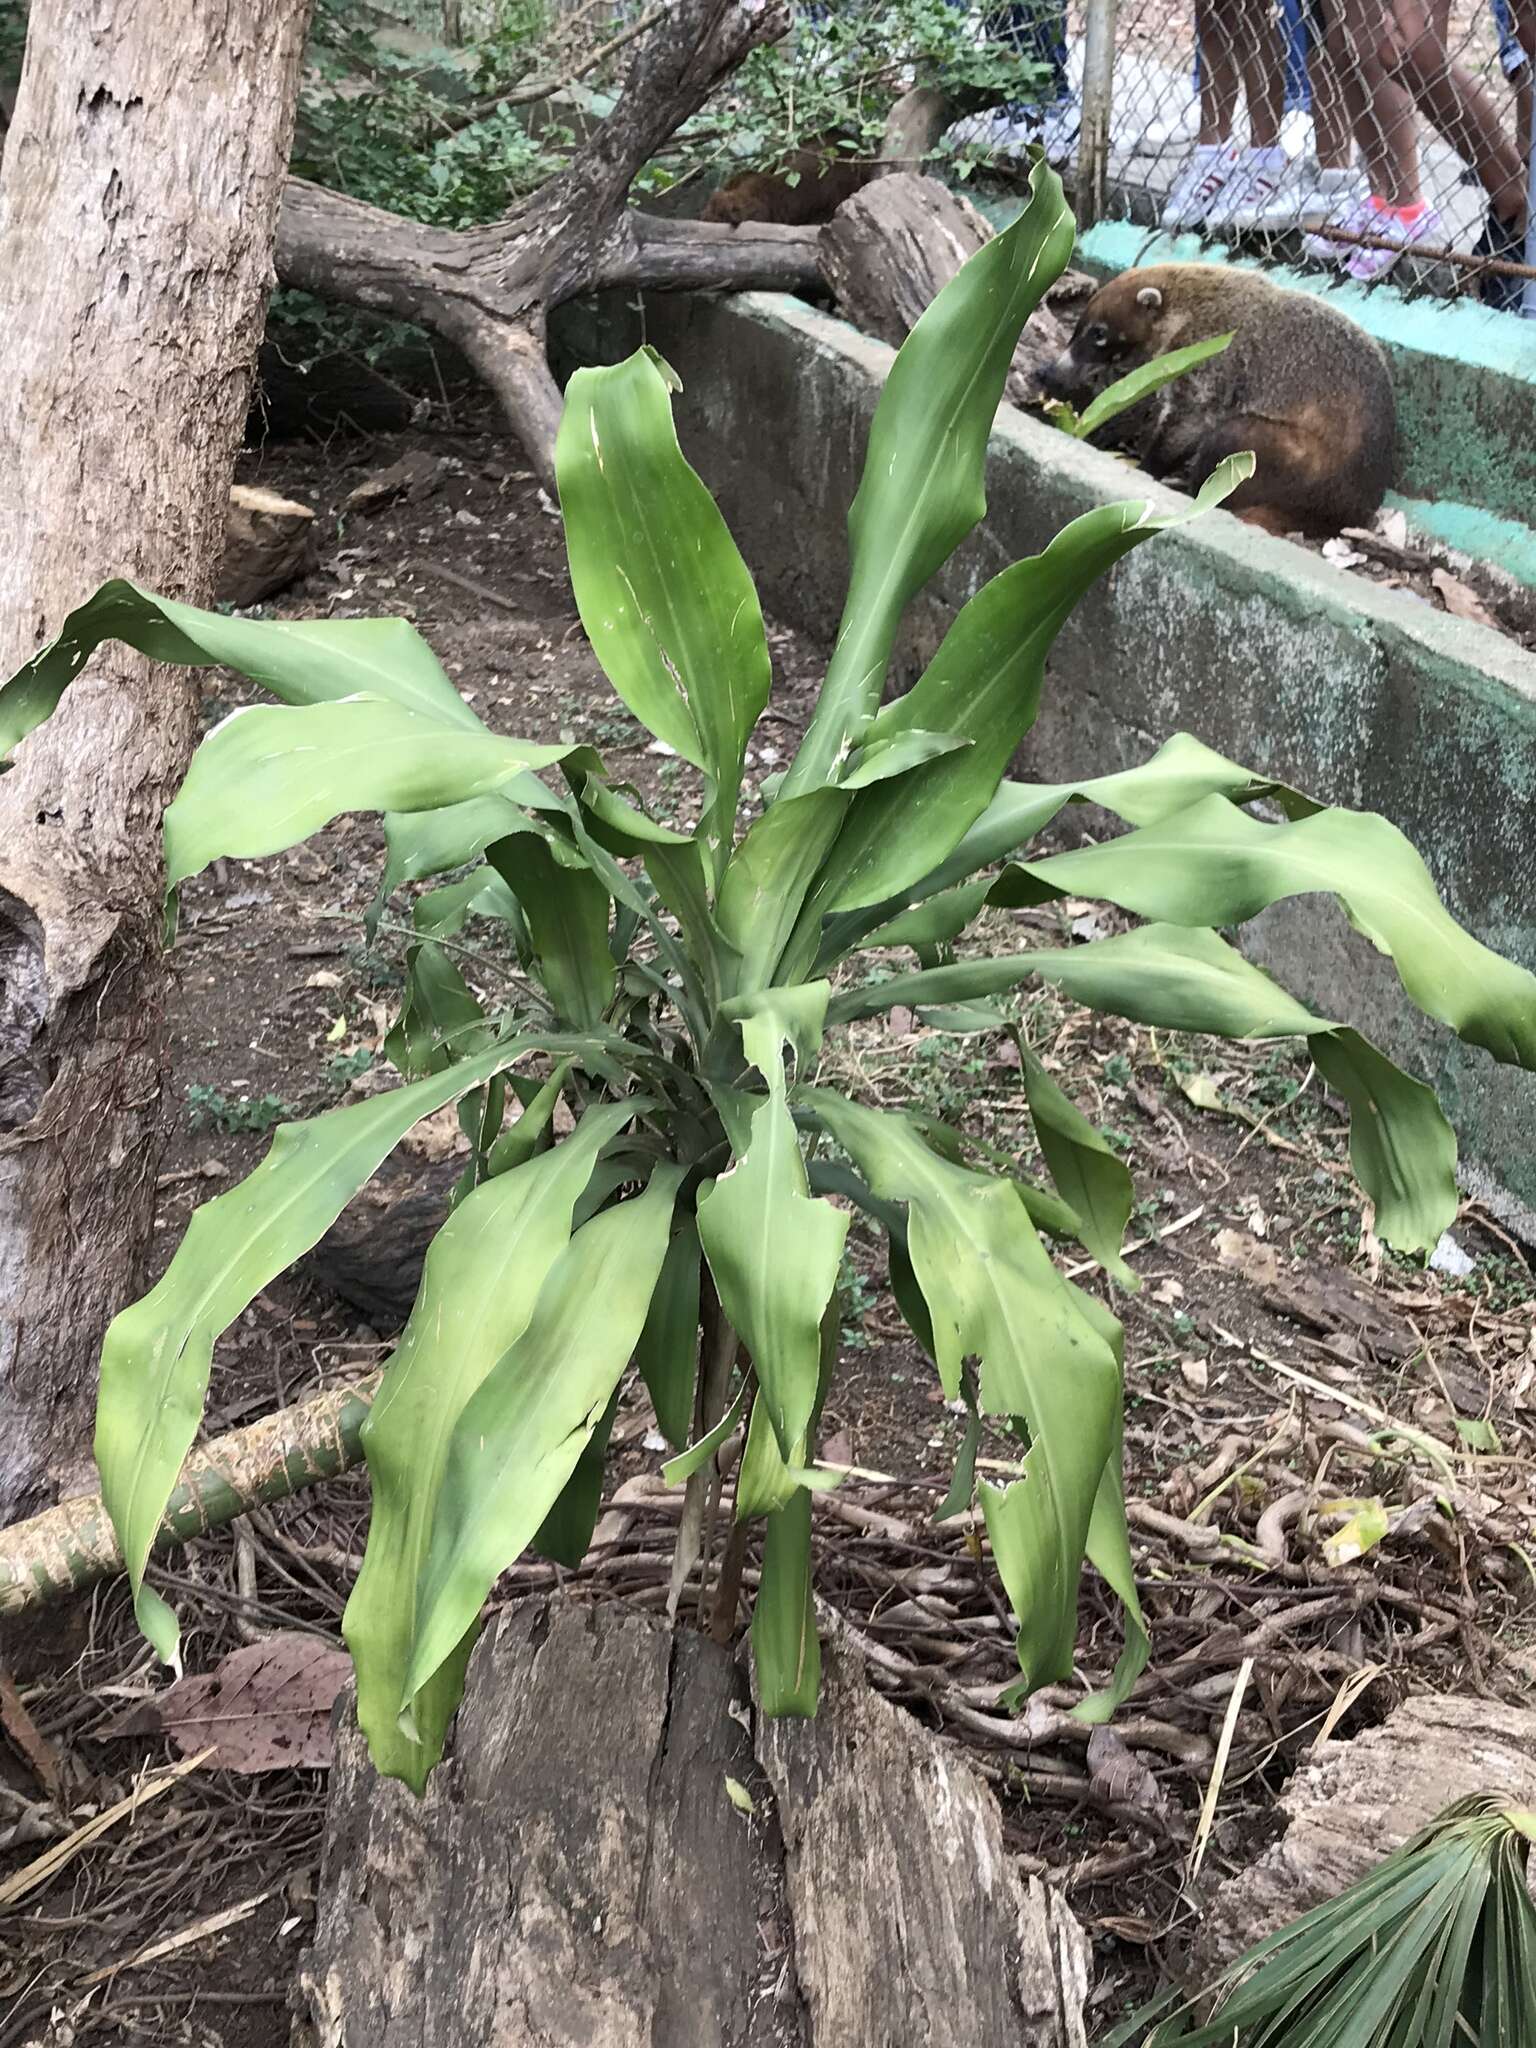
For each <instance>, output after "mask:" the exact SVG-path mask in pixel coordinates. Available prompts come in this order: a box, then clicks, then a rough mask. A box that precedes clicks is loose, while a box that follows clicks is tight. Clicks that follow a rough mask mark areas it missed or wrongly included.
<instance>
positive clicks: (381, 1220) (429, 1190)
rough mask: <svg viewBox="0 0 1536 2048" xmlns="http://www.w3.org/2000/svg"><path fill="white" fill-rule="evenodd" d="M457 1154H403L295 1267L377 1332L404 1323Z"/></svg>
mask: <svg viewBox="0 0 1536 2048" xmlns="http://www.w3.org/2000/svg"><path fill="white" fill-rule="evenodd" d="M463 1165H464V1162H463V1160H462V1158H453V1157H450V1158H447V1159H444V1160H435V1161H430V1162H428V1163H427V1164H426V1165H425V1166H423V1163H422V1162H421V1160H420V1159H412V1158H405V1157H403V1156H401V1157H397V1158H396V1159H395V1160H392V1161H391V1162H390V1163H389V1165H388V1166H387V1167H386V1168H385V1169H384V1171H383V1172H382V1173H381V1174H380V1175H379V1177H378V1179H377V1180H376V1181H375V1182H374V1183H373V1185H372V1186H371V1187H370V1188H369V1189H368V1190H367V1192H366V1193H365V1194H364V1195H363V1196H362V1198H361V1200H359V1201H356V1202H354V1203H353V1204H352V1206H351V1207H350V1208H349V1209H345V1210H343V1212H342V1214H341V1215H340V1216H339V1217H338V1218H337V1220H336V1222H335V1223H333V1224H332V1225H331V1227H330V1229H329V1230H328V1231H327V1232H326V1233H325V1235H324V1237H322V1238H321V1240H320V1242H319V1243H318V1244H317V1245H316V1246H315V1248H314V1250H313V1251H312V1252H310V1253H309V1254H308V1256H307V1257H306V1258H305V1259H304V1261H303V1262H302V1267H301V1270H302V1271H303V1272H304V1273H305V1274H306V1275H307V1277H308V1278H310V1279H312V1280H314V1281H316V1282H317V1283H318V1284H319V1285H320V1286H321V1287H323V1288H324V1289H325V1290H326V1291H327V1292H328V1293H329V1294H332V1295H334V1296H335V1297H336V1299H337V1300H338V1301H343V1302H345V1303H346V1304H347V1306H348V1307H349V1308H353V1309H356V1310H357V1312H358V1314H359V1315H361V1316H363V1317H364V1318H365V1319H366V1320H367V1321H368V1322H369V1323H370V1324H371V1325H372V1326H373V1328H374V1329H375V1330H377V1331H378V1332H379V1334H380V1335H381V1336H393V1335H394V1333H395V1332H396V1331H397V1330H400V1329H402V1328H403V1327H404V1325H405V1321H406V1318H407V1317H408V1316H409V1315H410V1312H411V1309H412V1307H413V1306H414V1305H415V1301H416V1290H417V1289H418V1287H420V1285H421V1269H422V1266H423V1264H424V1262H425V1260H426V1256H427V1246H428V1245H429V1244H430V1243H431V1242H432V1239H433V1238H434V1237H435V1236H436V1235H437V1232H438V1231H439V1230H440V1229H441V1227H442V1224H443V1220H444V1218H445V1217H446V1216H447V1214H448V1197H449V1195H450V1194H451V1193H452V1191H453V1186H454V1183H455V1182H456V1181H457V1180H458V1178H459V1175H460V1174H461V1172H462V1171H463Z"/></svg>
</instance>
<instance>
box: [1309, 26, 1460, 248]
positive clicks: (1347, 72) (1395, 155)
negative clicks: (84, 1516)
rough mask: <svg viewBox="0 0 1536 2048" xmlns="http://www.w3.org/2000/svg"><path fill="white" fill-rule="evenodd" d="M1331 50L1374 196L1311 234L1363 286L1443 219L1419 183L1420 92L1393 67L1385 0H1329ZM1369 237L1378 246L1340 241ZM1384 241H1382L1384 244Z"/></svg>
mask: <svg viewBox="0 0 1536 2048" xmlns="http://www.w3.org/2000/svg"><path fill="white" fill-rule="evenodd" d="M1326 4H1327V7H1328V30H1329V35H1330V38H1331V46H1332V47H1331V54H1332V61H1333V65H1334V68H1335V70H1336V71H1337V73H1338V75H1339V80H1340V85H1341V88H1342V91H1343V95H1344V98H1345V101H1346V103H1347V104H1348V107H1349V111H1350V120H1351V124H1352V126H1353V128H1354V133H1355V140H1356V141H1357V143H1358V144H1359V146H1360V156H1361V159H1362V161H1363V163H1364V166H1365V173H1366V181H1367V185H1368V187H1369V189H1368V191H1367V193H1366V194H1365V195H1364V197H1362V198H1361V199H1359V200H1358V201H1357V202H1356V203H1355V204H1354V205H1353V206H1351V207H1349V208H1347V209H1346V210H1345V211H1344V212H1343V213H1342V215H1335V217H1334V220H1333V222H1331V223H1329V224H1327V225H1325V226H1324V228H1323V229H1322V230H1321V231H1320V232H1319V233H1317V234H1311V235H1307V236H1305V237H1304V238H1303V241H1302V247H1303V249H1304V250H1305V251H1306V253H1307V254H1308V255H1309V256H1314V257H1317V258H1319V259H1321V260H1323V261H1327V262H1334V263H1342V264H1344V265H1345V267H1346V268H1347V269H1348V271H1349V273H1350V275H1351V276H1352V277H1355V278H1357V279H1359V280H1360V281H1361V282H1362V283H1370V282H1372V281H1374V280H1375V279H1377V278H1380V277H1384V276H1385V275H1386V274H1387V272H1388V271H1389V270H1390V269H1391V268H1392V266H1393V264H1394V263H1395V262H1396V261H1397V257H1398V255H1399V254H1400V253H1401V252H1402V250H1403V249H1405V248H1407V247H1410V246H1411V245H1412V244H1413V243H1414V242H1415V241H1418V240H1424V239H1426V238H1427V237H1428V236H1429V235H1431V234H1433V233H1435V232H1437V230H1438V224H1439V216H1438V215H1437V214H1435V213H1434V212H1433V211H1432V210H1431V209H1430V208H1429V207H1427V206H1426V205H1425V204H1424V199H1423V193H1422V190H1421V187H1420V183H1419V147H1418V131H1417V115H1416V112H1415V108H1414V103H1413V97H1412V95H1411V93H1409V91H1408V90H1407V88H1406V86H1404V85H1403V83H1402V81H1401V79H1400V78H1398V77H1397V76H1395V75H1394V72H1393V69H1392V62H1391V60H1392V51H1391V49H1390V47H1389V43H1388V33H1387V25H1386V22H1385V19H1384V16H1383V13H1382V7H1381V0H1326ZM1335 226H1336V227H1337V229H1338V230H1339V231H1340V232H1341V233H1343V234H1345V235H1347V236H1350V237H1356V236H1368V237H1369V238H1370V242H1371V244H1372V246H1366V244H1365V243H1363V242H1360V241H1357V240H1353V239H1351V240H1346V241H1339V240H1337V239H1336V238H1335V236H1334V234H1333V232H1332V229H1333V228H1334V227H1335ZM1378 244H1379V245H1381V246H1376V245H1378Z"/></svg>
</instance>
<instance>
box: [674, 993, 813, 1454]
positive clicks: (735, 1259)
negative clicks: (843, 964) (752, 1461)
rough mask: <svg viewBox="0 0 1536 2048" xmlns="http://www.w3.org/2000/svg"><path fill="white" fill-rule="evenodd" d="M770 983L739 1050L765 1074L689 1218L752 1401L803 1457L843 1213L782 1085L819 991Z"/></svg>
mask: <svg viewBox="0 0 1536 2048" xmlns="http://www.w3.org/2000/svg"><path fill="white" fill-rule="evenodd" d="M775 993H776V994H778V995H780V996H781V997H783V998H784V999H785V1003H786V1008H785V1011H784V1012H783V1013H782V1014H781V1013H780V1011H779V1010H778V1009H777V1008H774V1007H768V1008H766V1009H764V1010H763V1011H761V1012H760V1013H759V1014H757V1015H755V1016H752V1017H749V1018H748V1019H747V1020H746V1021H745V1022H744V1024H743V1038H744V1041H745V1043H746V1046H747V1052H748V1056H749V1057H750V1058H751V1059H753V1060H754V1062H755V1063H756V1064H757V1065H758V1066H759V1067H760V1068H761V1070H762V1071H764V1072H765V1073H766V1075H767V1078H768V1083H769V1089H770V1094H769V1097H768V1099H767V1100H766V1101H765V1102H764V1103H763V1105H762V1107H761V1108H760V1109H758V1110H757V1111H756V1112H755V1114H754V1115H753V1118H752V1130H751V1140H750V1143H749V1144H748V1146H747V1149H746V1152H745V1154H744V1155H743V1156H741V1157H739V1158H738V1159H737V1160H736V1162H735V1164H734V1165H732V1166H731V1167H730V1168H729V1169H728V1170H727V1171H726V1172H725V1173H723V1174H722V1175H721V1176H720V1178H719V1179H718V1180H717V1181H716V1182H715V1183H714V1185H713V1187H712V1188H710V1189H709V1191H708V1192H707V1193H706V1194H704V1195H701V1197H700V1198H699V1203H698V1225H699V1240H700V1242H701V1243H702V1245H703V1247H704V1256H705V1257H706V1258H707V1259H708V1261H709V1270H710V1273H711V1275H712V1276H713V1278H714V1282H715V1286H716V1288H717V1289H718V1291H719V1295H720V1300H721V1303H722V1305H723V1307H724V1309H725V1313H726V1315H727V1317H728V1318H729V1320H730V1322H731V1324H732V1326H733V1327H734V1328H735V1329H736V1330H737V1331H738V1332H739V1333H740V1335H741V1337H742V1338H743V1340H744V1341H745V1343H746V1346H747V1349H748V1351H749V1352H750V1353H751V1357H752V1362H753V1365H754V1366H755V1367H756V1369H757V1379H758V1388H759V1394H758V1400H759V1405H760V1406H763V1407H766V1409H767V1411H768V1415H769V1418H770V1420H771V1422H772V1425H773V1433H774V1435H775V1437H776V1438H777V1439H778V1446H779V1450H780V1453H781V1455H782V1456H783V1458H784V1460H785V1462H786V1463H787V1464H790V1465H803V1464H804V1463H805V1460H806V1432H807V1430H808V1428H809V1426H810V1421H811V1416H812V1414H813V1413H814V1411H815V1408H816V1400H817V1387H818V1382H819V1380H820V1374H821V1326H822V1318H823V1316H824V1314H825V1312H826V1308H827V1304H828V1302H829V1301H830V1300H831V1299H832V1295H833V1292H834V1290H835V1289H836V1286H837V1275H838V1268H839V1266H840V1264H841V1262H842V1255H843V1245H844V1242H845V1240H846V1238H847V1236H848V1217H847V1214H846V1213H845V1212H844V1211H842V1210H840V1209H834V1208H833V1206H832V1205H831V1203H830V1202H824V1201H822V1200H820V1199H819V1198H818V1197H816V1196H813V1195H812V1194H811V1193H810V1190H809V1186H808V1183H807V1180H806V1172H805V1161H804V1159H803V1158H802V1157H801V1153H800V1138H799V1133H798V1132H797V1131H796V1129H795V1123H794V1118H793V1117H792V1116H791V1114H790V1111H789V1106H788V1103H787V1101H786V1099H785V1093H784V1069H783V1061H782V1051H781V1049H782V1046H783V1043H784V1040H785V1037H786V1036H789V1035H790V1034H791V1033H794V1034H795V1035H796V1036H797V1040H798V1042H799V1043H801V1044H802V1045H803V1044H804V1043H806V1042H807V1037H808V1038H809V1041H810V1042H812V1043H814V1044H819V1043H820V1038H821V1019H822V1017H823V1016H824V1015H825V1011H826V1004H827V996H828V993H829V991H828V989H827V985H826V984H825V983H824V982H817V983H812V984H809V985H808V986H807V987H804V988H799V989H794V990H782V991H776V992H775ZM807 998H809V1004H808V1005H807V1001H806V999H807ZM796 999H799V1000H796Z"/></svg>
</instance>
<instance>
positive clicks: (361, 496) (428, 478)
mask: <svg viewBox="0 0 1536 2048" xmlns="http://www.w3.org/2000/svg"><path fill="white" fill-rule="evenodd" d="M442 480H443V466H442V461H441V459H440V458H439V457H438V456H436V455H428V454H427V453H426V451H425V450H424V449H421V448H410V449H407V450H406V452H405V454H404V455H402V456H401V457H400V459H399V460H398V461H397V462H392V463H391V464H390V465H389V467H388V469H380V470H376V471H375V472H374V474H373V475H372V476H370V477H365V478H364V479H363V481H362V482H361V483H360V484H359V485H358V486H357V488H356V490H354V491H350V492H349V493H348V494H347V499H346V502H345V504H344V505H343V506H342V510H343V511H344V512H382V511H383V509H384V507H385V506H386V505H392V504H394V503H395V501H396V500H397V499H399V498H404V499H405V501H406V503H407V504H409V505H419V504H420V503H421V501H422V499H423V498H430V497H431V495H432V493H433V492H434V491H435V490H436V489H437V488H438V486H439V484H441V482H442Z"/></svg>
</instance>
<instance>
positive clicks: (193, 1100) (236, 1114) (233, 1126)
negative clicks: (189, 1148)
mask: <svg viewBox="0 0 1536 2048" xmlns="http://www.w3.org/2000/svg"><path fill="white" fill-rule="evenodd" d="M293 1114H294V1112H293V1108H292V1106H291V1105H290V1104H289V1103H286V1102H284V1100H283V1098H282V1097H281V1095H262V1096H259V1097H258V1098H257V1099H256V1101H254V1102H253V1101H252V1100H251V1098H250V1097H249V1096H248V1095H242V1096H239V1097H238V1098H237V1099H236V1100H235V1101H233V1102H232V1101H231V1100H230V1099H229V1097H228V1096H227V1095H224V1094H221V1093H220V1091H219V1090H218V1089H217V1088H210V1087H208V1086H207V1084H206V1083H204V1082H202V1081H194V1082H193V1083H192V1086H191V1087H190V1088H189V1089H188V1090H187V1123H188V1125H189V1126H190V1128H191V1129H192V1130H194V1131H201V1130H206V1129H208V1128H209V1127H210V1126H211V1127H212V1128H213V1129H214V1130H216V1131H224V1132H225V1133H226V1134H227V1135H228V1136H230V1137H245V1136H248V1135H250V1134H252V1133H254V1134H255V1135H257V1136H265V1135H266V1133H267V1132H268V1131H271V1130H275V1129H276V1128H277V1126H278V1125H279V1124H280V1123H283V1122H284V1121H286V1119H287V1118H289V1117H291V1116H292V1115H293Z"/></svg>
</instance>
